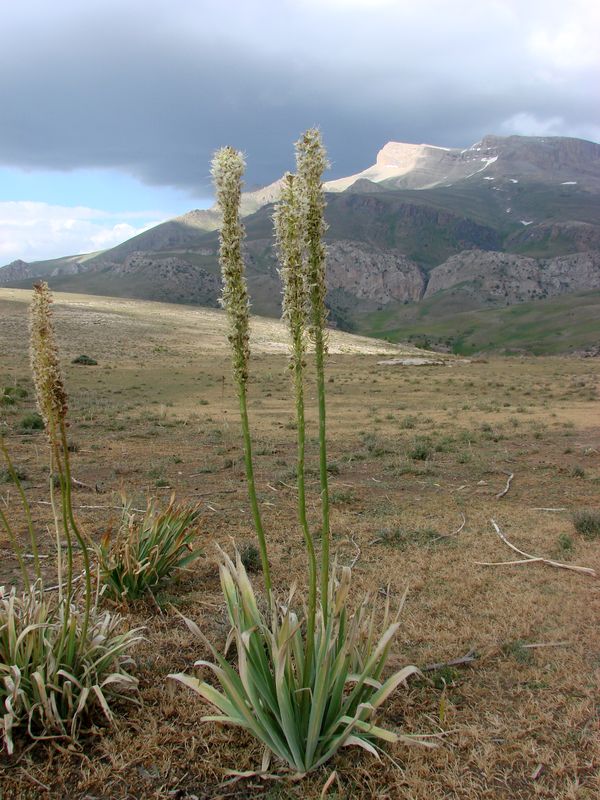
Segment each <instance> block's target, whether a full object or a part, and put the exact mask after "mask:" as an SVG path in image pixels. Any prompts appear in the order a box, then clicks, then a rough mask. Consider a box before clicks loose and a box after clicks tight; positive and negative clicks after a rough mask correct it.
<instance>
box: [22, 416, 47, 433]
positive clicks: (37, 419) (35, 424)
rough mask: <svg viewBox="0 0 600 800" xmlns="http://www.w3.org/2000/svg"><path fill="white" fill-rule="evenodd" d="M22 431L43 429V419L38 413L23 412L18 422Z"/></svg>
mask: <svg viewBox="0 0 600 800" xmlns="http://www.w3.org/2000/svg"><path fill="white" fill-rule="evenodd" d="M20 427H21V430H22V431H43V430H44V420H43V419H42V418H41V416H40V415H39V414H36V413H33V414H25V416H24V417H23V418H22V420H21V424H20Z"/></svg>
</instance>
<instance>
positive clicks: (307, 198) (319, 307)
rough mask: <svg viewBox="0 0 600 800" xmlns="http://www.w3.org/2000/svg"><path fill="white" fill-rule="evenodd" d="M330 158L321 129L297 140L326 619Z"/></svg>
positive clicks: (328, 535)
mask: <svg viewBox="0 0 600 800" xmlns="http://www.w3.org/2000/svg"><path fill="white" fill-rule="evenodd" d="M326 168H327V157H326V152H325V148H324V147H323V143H322V142H321V134H320V132H319V130H318V129H317V128H311V129H310V130H307V131H306V132H305V133H304V134H303V135H302V136H301V137H300V139H299V140H298V141H297V142H296V169H297V172H298V183H299V189H298V192H299V195H300V201H301V204H302V206H303V217H304V229H303V238H304V247H305V248H306V262H307V263H306V282H307V285H308V296H309V301H310V312H309V326H308V329H309V334H310V338H311V339H312V341H313V342H314V346H315V365H316V373H317V394H318V403H319V478H320V483H321V520H322V521H321V602H322V603H323V613H324V616H325V619H327V614H328V597H327V595H328V592H327V586H328V581H329V550H330V541H331V533H330V523H329V480H328V474H327V438H326V410H325V355H326V353H327V329H326V323H327V309H326V306H325V296H326V294H327V285H326V282H325V245H324V243H323V237H324V235H325V231H326V230H327V225H326V223H325V216H324V215H325V196H324V193H323V183H322V177H323V172H324V171H325V169H326Z"/></svg>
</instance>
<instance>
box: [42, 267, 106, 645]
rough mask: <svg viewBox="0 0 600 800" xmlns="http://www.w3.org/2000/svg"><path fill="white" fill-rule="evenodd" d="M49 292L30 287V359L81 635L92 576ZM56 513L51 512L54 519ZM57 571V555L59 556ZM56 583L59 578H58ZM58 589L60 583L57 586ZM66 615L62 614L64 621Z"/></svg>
mask: <svg viewBox="0 0 600 800" xmlns="http://www.w3.org/2000/svg"><path fill="white" fill-rule="evenodd" d="M51 304H52V296H51V294H50V289H49V288H48V284H47V283H44V282H43V281H41V282H40V283H37V284H35V286H34V287H33V298H32V301H31V306H30V319H29V327H30V361H31V370H32V372H33V381H34V385H35V395H36V401H37V406H38V409H39V412H40V414H41V416H42V419H43V420H44V427H45V430H46V434H47V436H48V441H49V443H50V453H51V470H50V491H51V499H52V504H53V509H54V508H55V506H54V500H55V498H54V491H53V487H54V481H53V477H54V475H57V476H58V481H59V486H60V501H61V502H60V506H61V507H60V519H61V522H62V529H63V531H64V534H65V537H66V540H67V576H66V577H67V580H66V594H65V596H66V600H67V603H70V602H71V599H72V595H73V537H75V539H76V540H77V542H78V544H79V546H80V548H81V553H82V557H83V568H84V579H85V600H84V602H85V610H84V616H83V630H82V638H84V639H85V637H86V635H87V629H88V625H89V617H90V611H91V606H92V600H93V592H92V576H91V569H90V557H89V550H88V544H87V542H86V541H85V538H84V536H83V534H82V533H81V530H80V528H79V525H78V523H77V521H76V519H75V515H74V514H73V503H72V500H71V488H72V478H71V463H70V457H69V445H68V440H67V424H68V423H67V410H68V407H69V404H68V398H67V393H66V391H65V387H64V382H63V379H62V374H61V370H60V363H59V359H58V346H57V344H56V335H55V332H54V322H53V318H52V308H51ZM56 518H58V513H56V512H55V519H56ZM59 571H60V557H59ZM59 583H60V581H59ZM60 591H62V586H61V587H60ZM66 624H67V617H66V616H65V625H66Z"/></svg>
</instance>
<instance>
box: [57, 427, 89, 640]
mask: <svg viewBox="0 0 600 800" xmlns="http://www.w3.org/2000/svg"><path fill="white" fill-rule="evenodd" d="M60 441H61V445H62V453H63V465H64V481H63V491H64V498H65V506H66V511H67V515H68V520H69V524H70V526H71V530H72V531H73V533H74V534H75V538H76V539H77V541H78V542H79V546H80V547H81V553H82V556H83V569H84V573H85V612H84V618H83V626H82V631H81V641H82V642H85V640H86V636H87V631H88V623H89V618H90V610H91V606H92V575H91V569H90V554H89V552H88V546H87V542H86V541H85V539H84V538H83V536H82V534H81V531H80V530H79V526H78V524H77V522H76V520H75V516H74V514H73V504H72V502H71V464H70V460H69V445H68V442H67V431H66V428H65V422H64V420H61V421H60Z"/></svg>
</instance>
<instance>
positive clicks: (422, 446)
mask: <svg viewBox="0 0 600 800" xmlns="http://www.w3.org/2000/svg"><path fill="white" fill-rule="evenodd" d="M432 455H433V451H432V448H431V443H430V441H429V440H428V439H415V440H414V441H413V443H412V445H411V447H410V448H409V450H408V457H409V458H412V460H413V461H427V460H428V459H430V458H431V456H432Z"/></svg>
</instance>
